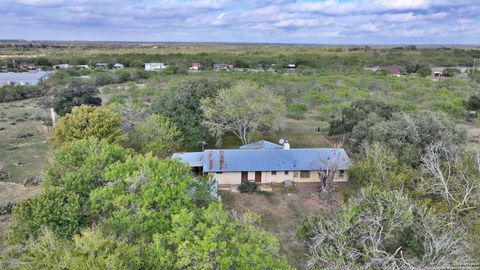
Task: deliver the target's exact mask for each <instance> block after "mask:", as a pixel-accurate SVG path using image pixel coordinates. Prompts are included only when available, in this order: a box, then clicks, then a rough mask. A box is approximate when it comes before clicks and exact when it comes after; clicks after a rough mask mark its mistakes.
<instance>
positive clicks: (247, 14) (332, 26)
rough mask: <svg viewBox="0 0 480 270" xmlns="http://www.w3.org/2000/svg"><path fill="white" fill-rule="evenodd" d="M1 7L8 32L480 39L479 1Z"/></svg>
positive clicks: (32, 2)
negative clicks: (479, 32)
mask: <svg viewBox="0 0 480 270" xmlns="http://www.w3.org/2000/svg"><path fill="white" fill-rule="evenodd" d="M0 14H2V16H0V33H2V38H25V39H72V37H74V39H92V40H160V41H162V40H164V41H176V40H183V41H243V42H251V41H259V42H291V41H292V40H295V41H296V42H309V43H317V42H322V43H325V42H331V43H371V42H372V41H374V42H377V43H382V42H388V43H391V42H397V43H404V42H408V43H411V42H414V43H416V41H417V40H416V39H418V42H425V43H428V42H433V43H439V42H440V43H458V42H462V41H465V42H467V41H468V42H469V43H471V42H472V37H473V39H474V40H476V42H480V36H479V35H474V34H476V33H478V31H479V30H477V29H479V26H480V23H479V22H478V14H480V3H479V2H478V0H456V1H450V0H395V1H393V0H323V1H315V0H296V1H288V0H244V1H228V0H219V1H216V0H197V1H195V0H136V1H134V0H102V1H98V0H95V1H94V0H75V1H65V0H16V1H15V0H4V1H0ZM439 37H441V39H440V38H439Z"/></svg>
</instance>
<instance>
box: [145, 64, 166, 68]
mask: <svg viewBox="0 0 480 270" xmlns="http://www.w3.org/2000/svg"><path fill="white" fill-rule="evenodd" d="M166 67H167V66H166V65H165V64H164V63H145V70H162V69H165V68H166Z"/></svg>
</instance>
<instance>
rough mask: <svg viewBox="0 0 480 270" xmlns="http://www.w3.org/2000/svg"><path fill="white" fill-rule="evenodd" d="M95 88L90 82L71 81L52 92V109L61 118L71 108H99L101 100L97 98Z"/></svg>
mask: <svg viewBox="0 0 480 270" xmlns="http://www.w3.org/2000/svg"><path fill="white" fill-rule="evenodd" d="M97 95H98V89H97V87H96V86H95V85H94V84H92V83H91V82H90V81H85V80H73V81H71V82H70V83H68V84H66V85H63V86H59V87H57V88H55V89H54V90H53V109H54V110H55V112H57V113H58V114H59V115H61V116H63V115H66V114H67V113H69V112H71V110H72V108H73V107H75V106H80V105H83V104H85V105H92V106H100V105H101V104H102V99H101V98H99V97H98V96H97Z"/></svg>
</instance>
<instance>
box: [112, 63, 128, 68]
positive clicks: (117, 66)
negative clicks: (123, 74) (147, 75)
mask: <svg viewBox="0 0 480 270" xmlns="http://www.w3.org/2000/svg"><path fill="white" fill-rule="evenodd" d="M124 67H125V66H124V65H123V64H120V63H116V64H115V65H113V69H122V68H124Z"/></svg>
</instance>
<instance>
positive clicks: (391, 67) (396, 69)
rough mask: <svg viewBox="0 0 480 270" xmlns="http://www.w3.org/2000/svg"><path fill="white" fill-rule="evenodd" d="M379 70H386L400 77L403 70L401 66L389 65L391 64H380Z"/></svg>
mask: <svg viewBox="0 0 480 270" xmlns="http://www.w3.org/2000/svg"><path fill="white" fill-rule="evenodd" d="M378 70H379V71H385V72H387V73H389V74H392V75H393V76H396V77H400V74H401V70H400V67H399V66H396V65H389V66H380V67H379V68H378Z"/></svg>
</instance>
